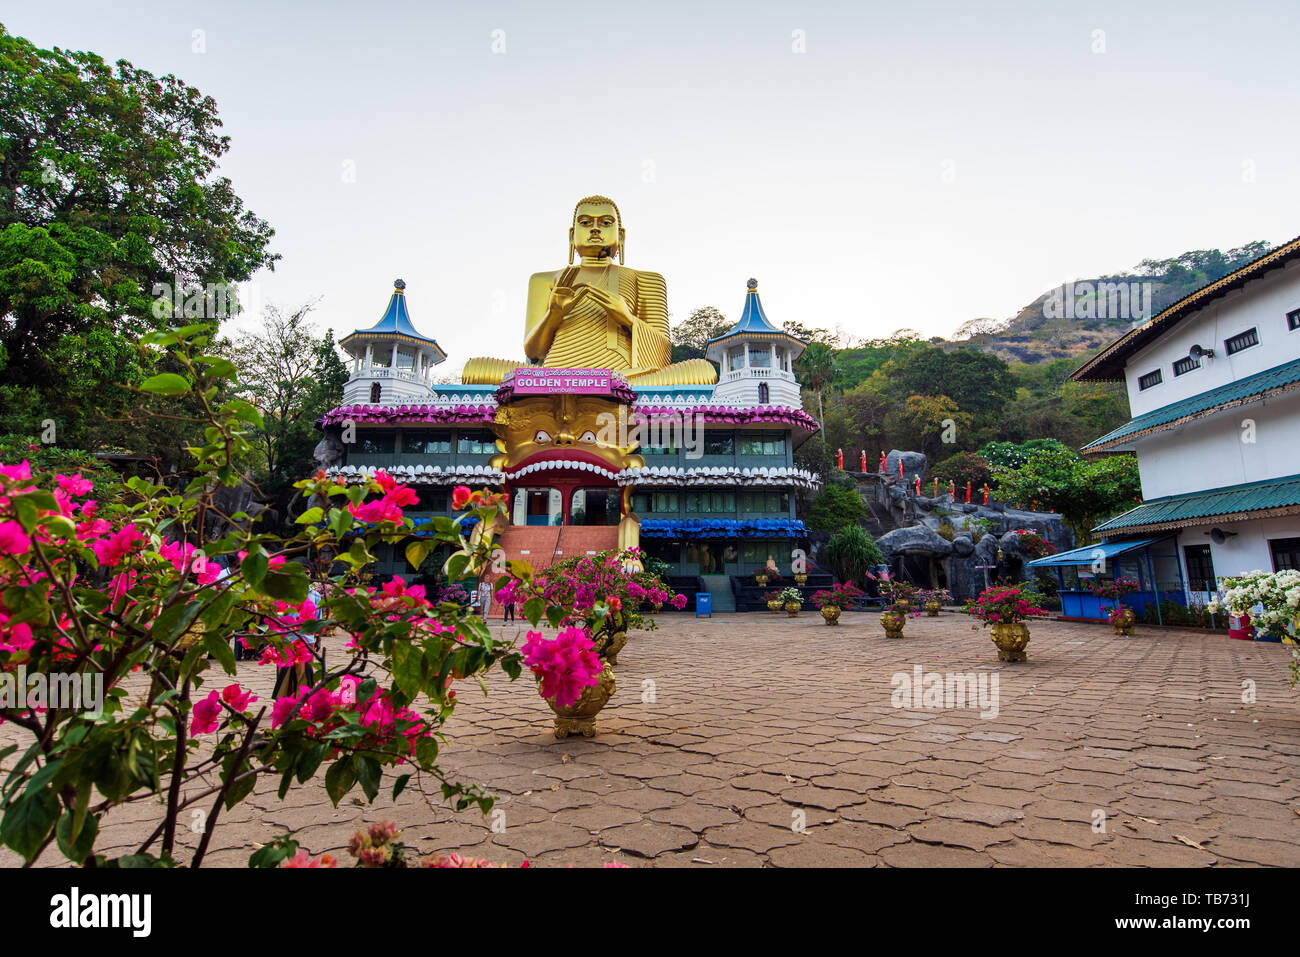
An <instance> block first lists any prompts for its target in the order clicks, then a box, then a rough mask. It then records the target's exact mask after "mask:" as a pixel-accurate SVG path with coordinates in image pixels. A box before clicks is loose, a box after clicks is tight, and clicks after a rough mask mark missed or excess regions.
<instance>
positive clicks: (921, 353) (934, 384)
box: [888, 347, 1016, 425]
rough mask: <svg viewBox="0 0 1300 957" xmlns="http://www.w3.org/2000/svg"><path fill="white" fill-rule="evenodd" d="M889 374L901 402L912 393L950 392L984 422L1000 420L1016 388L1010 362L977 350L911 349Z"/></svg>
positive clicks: (948, 393) (978, 419)
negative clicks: (1008, 365) (1008, 364)
mask: <svg viewBox="0 0 1300 957" xmlns="http://www.w3.org/2000/svg"><path fill="white" fill-rule="evenodd" d="M888 374H889V380H890V383H891V386H892V392H893V395H894V397H895V398H896V399H897V400H898V401H900V402H901V401H904V400H905V399H906V398H907V397H908V396H910V395H939V394H942V395H946V396H949V397H950V398H951V399H952V400H953V401H954V402H956V403H957V405H958V406H959V407H960V408H961V409H962V410H963V411H965V412H969V413H971V415H973V416H974V417H975V419H976V421H977V424H980V425H985V424H990V423H993V422H996V420H997V418H998V416H1000V415H1001V413H1002V409H1003V407H1004V406H1005V405H1006V404H1007V403H1008V402H1010V401H1011V399H1012V397H1013V396H1014V395H1015V391H1016V386H1015V381H1014V380H1013V379H1012V377H1011V371H1010V369H1009V368H1008V367H1007V364H1006V363H1005V362H1003V361H1002V360H1001V359H999V358H998V357H997V356H995V355H991V354H990V353H987V352H979V351H978V350H975V349H967V348H962V349H953V350H952V351H945V350H944V349H939V348H934V347H930V348H926V349H922V350H915V351H911V352H908V353H907V354H906V355H904V356H903V357H902V358H901V359H900V360H899V361H898V362H896V363H895V364H894V366H893V368H892V369H891V370H889V372H888Z"/></svg>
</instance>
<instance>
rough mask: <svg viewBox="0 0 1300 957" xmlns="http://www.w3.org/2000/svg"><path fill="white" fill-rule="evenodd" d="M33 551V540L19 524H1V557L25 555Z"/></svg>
mask: <svg viewBox="0 0 1300 957" xmlns="http://www.w3.org/2000/svg"><path fill="white" fill-rule="evenodd" d="M31 550H32V540H31V538H30V537H29V536H28V535H27V533H26V532H24V531H23V527H22V526H21V525H19V524H18V523H17V522H3V523H0V555H25V554H27V553H28V552H30V551H31Z"/></svg>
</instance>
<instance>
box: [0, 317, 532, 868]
mask: <svg viewBox="0 0 1300 957" xmlns="http://www.w3.org/2000/svg"><path fill="white" fill-rule="evenodd" d="M206 334H207V330H206V327H202V326H191V327H186V328H185V329H180V330H177V331H175V332H170V333H153V334H150V335H149V336H147V337H146V338H145V340H144V344H145V345H146V346H162V347H171V348H172V349H173V352H174V355H175V357H176V359H177V361H178V362H179V363H180V365H181V367H182V368H183V369H184V370H185V373H186V374H185V375H179V374H173V373H165V374H161V375H157V376H154V377H152V378H150V379H148V380H146V381H145V382H144V383H143V389H144V391H146V392H151V393H155V394H163V395H191V396H193V397H194V398H195V399H196V400H197V405H198V407H200V408H201V409H202V410H203V412H202V418H201V419H200V420H198V421H197V422H195V423H194V424H195V426H196V429H195V431H198V432H201V433H202V434H204V436H205V441H206V443H207V444H206V445H202V446H198V447H195V448H192V449H191V451H192V452H193V454H194V455H195V458H196V459H197V465H196V469H195V471H196V476H195V478H194V479H193V480H192V481H189V482H188V484H185V485H183V486H179V487H169V486H166V485H154V484H151V483H149V482H147V481H144V480H142V479H139V478H133V479H131V480H129V481H128V482H127V483H126V486H127V490H128V491H127V494H126V495H124V496H123V501H122V502H118V503H114V504H109V505H104V504H102V503H100V502H98V501H97V499H96V498H95V497H93V496H95V495H96V494H97V489H96V488H95V486H94V483H93V482H92V481H90V480H87V479H86V478H85V477H84V475H82V474H80V473H73V474H66V473H62V472H46V471H42V470H41V469H39V468H38V469H36V470H33V469H32V468H31V466H30V463H28V462H18V463H10V464H7V465H5V466H4V467H3V469H0V671H5V672H13V671H15V670H16V669H17V668H19V667H22V668H25V669H26V672H27V673H28V674H34V673H43V674H46V675H49V676H50V677H52V678H59V679H64V680H66V681H67V683H68V685H81V684H82V683H83V679H85V680H88V681H89V680H95V681H101V680H102V685H103V689H104V695H103V702H102V706H101V707H100V709H99V711H100V713H99V714H90V713H88V711H87V710H86V709H85V708H82V707H79V706H77V705H76V704H75V703H69V702H64V701H60V702H54V701H47V702H44V703H43V704H42V705H38V706H26V705H25V704H23V705H20V704H18V703H15V702H10V701H6V700H3V699H0V720H3V721H6V722H9V723H11V724H12V725H14V726H15V727H16V728H17V729H18V730H20V731H21V733H22V735H23V737H24V741H23V743H21V744H19V745H18V746H17V751H16V752H14V751H13V749H11V750H10V752H9V753H12V757H11V759H10V761H9V764H10V766H11V771H10V773H9V774H8V776H7V779H6V780H5V782H4V785H3V787H2V788H0V811H2V812H3V817H0V840H2V841H3V842H4V843H5V844H6V845H8V846H9V847H10V848H12V849H13V850H14V851H15V852H16V853H18V854H19V855H20V856H21V857H23V858H24V859H25V860H26V861H29V862H31V861H35V860H36V859H37V858H38V857H40V855H41V854H42V853H43V852H44V851H45V850H46V849H47V848H49V847H50V845H56V846H57V848H58V850H59V852H60V853H62V854H63V855H64V856H65V857H66V858H68V859H69V860H71V861H73V862H77V863H94V864H96V865H100V866H103V865H107V864H129V865H131V866H142V865H150V864H171V863H174V853H175V851H176V838H177V825H178V822H179V821H180V819H181V815H182V813H185V814H186V817H187V820H188V817H189V815H190V814H192V813H193V812H195V811H200V810H201V811H203V812H204V816H205V822H204V829H203V833H202V835H201V837H200V838H199V841H198V845H197V848H196V849H195V851H194V852H193V854H192V856H191V857H190V861H189V863H190V864H191V865H193V866H199V865H200V864H201V863H202V861H203V859H204V856H205V854H206V852H207V849H208V847H209V843H210V840H211V837H212V834H213V833H214V832H215V830H216V828H217V825H218V823H219V819H220V816H221V813H222V812H223V810H228V809H230V808H233V807H234V806H235V805H236V804H238V803H240V802H241V801H243V800H244V799H245V798H246V797H247V796H248V795H249V794H250V793H251V792H252V790H253V787H254V785H255V783H256V781H257V779H258V778H259V777H261V776H262V775H266V774H275V775H277V776H278V778H279V793H280V795H281V797H283V796H284V794H285V793H286V792H287V791H288V789H289V788H290V786H292V785H293V784H294V783H295V782H297V783H303V782H306V781H308V780H310V779H312V778H314V777H316V775H317V774H318V773H321V772H323V773H324V784H325V791H326V793H327V795H328V796H329V798H330V800H331V801H332V802H333V803H334V804H335V805H337V804H338V802H339V801H340V800H341V799H342V798H343V797H344V796H345V795H347V794H348V793H349V792H351V791H353V789H354V788H356V787H358V786H359V787H360V789H361V791H362V793H363V794H364V795H365V797H366V798H367V799H368V800H371V801H373V800H374V798H375V797H376V796H377V795H378V793H379V791H380V786H381V783H383V778H384V775H385V772H386V771H392V772H397V773H396V776H395V780H394V781H393V783H392V794H393V796H394V798H395V797H396V796H397V795H398V794H399V793H400V792H401V791H402V790H403V788H405V786H406V784H407V783H408V781H409V780H410V779H411V778H412V777H413V776H417V778H419V777H422V776H425V775H428V776H431V777H433V778H434V780H435V781H437V782H439V783H440V784H441V785H442V791H443V794H444V795H445V796H446V797H448V798H454V799H455V803H456V807H457V809H463V808H464V807H467V806H469V805H470V804H477V805H478V806H480V807H481V808H482V809H483V810H485V811H486V810H487V809H489V808H490V807H491V804H492V798H491V796H490V795H488V794H487V793H485V792H483V791H482V790H481V789H479V788H478V787H476V786H473V785H463V784H461V783H458V782H455V781H452V780H449V779H447V778H446V777H445V776H444V775H443V774H442V772H441V771H440V770H439V768H438V763H437V762H438V754H439V741H440V737H439V731H440V729H441V728H442V726H443V725H444V724H445V722H446V721H447V720H448V719H449V718H450V716H451V714H452V712H453V711H454V709H455V706H456V698H455V692H454V690H452V688H451V685H452V682H453V681H454V680H456V679H460V678H467V677H470V676H477V675H480V674H482V673H484V672H486V671H488V670H489V669H491V668H492V667H494V666H500V667H501V668H502V669H503V670H505V671H506V673H507V674H508V675H509V676H510V677H512V678H513V677H516V676H517V675H518V674H519V673H520V671H521V670H522V664H523V660H522V658H521V656H520V654H519V652H518V651H516V650H514V649H513V648H512V647H511V646H510V645H509V644H505V643H501V642H499V641H495V640H493V638H492V636H491V635H490V634H489V632H488V630H487V627H486V626H485V625H484V624H483V623H482V622H481V621H479V620H477V619H472V618H466V617H464V613H463V611H462V610H461V609H460V608H458V607H456V606H454V605H449V604H443V605H436V606H435V605H433V604H431V603H430V602H429V601H428V600H427V598H426V597H425V595H424V591H423V589H422V588H420V587H418V586H415V587H408V586H406V585H405V583H404V582H402V581H401V580H400V579H397V580H395V581H392V582H389V583H387V584H385V585H384V586H383V587H382V588H381V589H371V588H368V587H364V586H362V585H360V584H358V582H359V580H360V574H361V573H362V570H363V569H364V568H365V567H366V566H367V565H369V564H371V563H372V562H374V561H375V556H374V550H375V548H376V547H377V546H379V545H380V544H384V543H397V542H401V541H403V540H406V539H408V538H409V537H410V535H411V529H412V526H411V522H410V520H409V519H408V518H405V517H404V515H403V510H404V509H405V508H407V507H409V506H411V505H414V504H416V493H415V492H414V490H412V489H410V488H408V487H406V486H403V485H401V484H400V483H398V482H396V481H395V480H393V479H392V478H391V477H390V476H388V475H386V474H385V473H383V472H380V473H378V474H377V475H376V476H374V478H373V479H370V480H367V481H366V482H365V483H364V484H357V485H352V486H348V487H345V486H341V485H337V484H335V483H333V482H332V481H330V480H329V479H327V478H326V477H325V475H324V473H322V472H318V473H317V474H316V476H315V477H314V478H312V479H308V480H306V481H303V482H299V483H297V487H298V488H299V489H301V491H302V494H303V497H304V498H305V499H306V500H307V503H308V506H309V507H308V509H307V511H306V512H304V513H303V514H302V515H300V516H299V517H298V518H297V526H298V530H297V532H296V533H295V534H293V535H292V536H288V537H281V536H278V535H274V534H268V533H262V532H254V531H252V530H249V529H246V528H244V527H241V525H239V524H237V523H235V522H232V521H225V520H223V517H222V516H220V515H219V513H218V511H217V509H216V506H215V504H214V494H215V492H216V491H217V490H218V489H219V488H220V487H221V486H222V485H227V486H233V485H235V484H236V483H238V482H240V481H241V479H242V473H241V463H242V461H243V459H244V457H245V456H246V455H247V454H248V452H249V451H250V448H251V447H250V445H249V441H248V434H249V430H250V427H260V425H261V417H260V415H259V414H258V413H257V411H256V410H255V409H254V408H253V407H252V406H250V405H249V404H248V403H246V402H243V401H242V400H232V401H229V402H226V403H224V404H217V402H216V396H217V394H218V391H217V384H216V382H215V379H214V377H216V376H222V377H224V378H227V379H228V378H229V377H231V376H232V375H233V367H231V366H230V363H229V362H227V361H226V360H224V359H221V358H219V357H216V356H207V355H199V354H198V351H199V349H201V348H202V346H203V344H204V343H205V342H206V338H205V337H206ZM465 504H468V505H473V504H475V503H474V502H473V500H472V498H469V499H466V500H465ZM478 504H479V505H480V506H481V507H478V508H476V509H475V510H474V511H473V512H472V513H471V517H473V518H474V519H476V523H475V526H474V531H473V533H471V535H469V536H468V537H466V536H462V535H461V534H460V528H461V525H460V524H458V523H457V522H456V521H455V520H453V519H450V518H436V519H434V520H433V523H432V525H433V530H432V532H429V533H425V534H426V537H425V538H424V539H422V540H417V541H414V542H411V543H410V544H408V545H407V547H406V554H407V558H408V560H410V561H411V562H412V564H413V565H414V566H416V567H419V565H420V564H421V563H422V562H423V560H424V559H425V557H427V555H428V554H429V553H430V552H431V551H432V550H433V548H434V547H436V545H437V544H438V543H441V542H445V543H448V544H451V545H453V546H459V551H458V552H457V553H456V554H455V555H453V556H452V558H451V559H450V560H449V562H448V565H447V575H448V577H449V578H450V579H453V580H454V579H456V578H459V577H462V576H463V575H464V574H465V573H466V571H467V570H469V571H471V572H473V571H475V570H477V569H480V568H483V567H486V565H487V563H488V562H489V561H490V551H491V539H490V535H489V534H487V533H486V532H484V530H485V529H490V528H491V526H492V525H493V524H494V522H495V521H496V520H497V519H498V516H499V515H500V514H501V512H500V510H501V504H500V502H499V500H497V499H496V498H495V497H494V498H492V499H487V498H480V500H479V503H478ZM234 518H236V519H237V518H239V516H234ZM322 557H324V558H326V559H329V560H332V561H333V562H334V563H335V564H336V565H339V566H340V567H342V568H344V569H346V572H345V574H344V576H343V577H342V578H341V579H339V580H337V581H329V582H321V583H319V584H320V588H321V591H322V596H321V600H320V601H319V602H314V601H309V600H308V589H309V585H310V583H309V581H308V577H307V572H306V568H305V567H304V565H303V564H301V563H300V562H306V561H312V562H314V561H316V560H317V559H319V558H322ZM222 566H224V567H225V571H224V572H223V567H222ZM518 573H519V574H527V569H526V566H523V568H522V569H520V570H519V572H518ZM530 620H533V621H534V623H535V622H536V619H535V618H534V619H530ZM327 634H329V635H339V636H342V637H345V638H346V639H347V643H346V645H345V647H344V649H343V651H344V652H345V653H343V654H335V655H331V661H334V660H335V659H337V663H336V664H335V666H334V667H333V668H330V669H328V670H326V669H325V668H324V656H323V648H322V645H323V642H322V641H321V640H320V637H322V636H325V635H327ZM307 637H316V639H317V640H316V641H314V643H309V642H307V641H306V640H305V639H306V638H307ZM232 639H238V640H241V641H244V642H245V643H246V644H248V645H259V644H260V645H264V646H265V649H264V651H263V661H264V662H265V663H267V664H277V665H283V664H287V663H297V662H310V663H312V664H313V665H314V666H316V668H315V670H316V675H315V677H314V678H313V679H312V680H311V681H310V682H307V683H305V685H304V687H302V688H300V689H299V690H298V691H297V692H296V693H294V694H289V695H283V696H281V697H280V698H278V699H277V700H274V701H261V700H259V699H258V698H257V697H256V696H254V695H252V694H251V693H249V692H248V691H247V690H245V689H244V688H243V687H242V686H241V685H240V684H239V683H238V681H237V680H235V681H231V680H230V679H224V680H223V679H218V678H217V677H216V674H214V669H219V670H220V671H224V672H225V673H226V674H227V675H229V676H232V677H236V666H235V659H234V656H233V654H232V652H231V641H232ZM209 657H211V659H212V661H211V662H210V661H209ZM133 672H139V673H140V676H141V678H143V679H145V681H144V683H143V685H142V686H141V687H140V688H139V689H138V690H133V691H132V692H128V690H127V689H126V687H124V681H125V679H126V678H127V677H128V676H129V675H130V674H132V673H133ZM65 687H66V686H65ZM216 688H220V689H221V690H220V691H218V690H215V689H216ZM146 689H147V690H146ZM140 802H156V803H158V804H159V806H160V812H159V815H160V820H159V822H158V825H157V827H156V828H154V829H153V830H152V832H151V833H150V834H148V835H147V836H146V837H145V838H144V839H143V840H142V841H141V843H140V844H139V845H138V846H137V847H135V848H134V850H133V852H132V853H130V854H128V855H127V856H126V857H124V858H119V859H116V860H113V861H110V860H109V859H107V858H106V857H105V856H104V855H103V854H99V853H96V850H95V844H96V840H97V837H98V834H99V822H100V820H101V819H102V818H103V816H104V815H105V814H107V813H108V812H109V811H110V810H112V809H113V808H115V807H118V806H122V805H126V804H133V803H140ZM291 844H292V842H287V841H286V842H279V843H276V844H274V845H268V846H267V847H265V848H263V849H261V850H260V851H259V852H258V853H257V854H255V855H254V860H252V861H250V863H254V864H256V865H257V866H274V865H275V864H278V863H280V862H282V861H284V860H286V859H292V860H293V861H298V860H299V855H296V854H295V851H296V850H297V848H296V846H291ZM292 866H317V867H319V866H330V864H329V863H327V862H325V861H324V860H318V861H316V862H311V861H310V859H309V858H308V859H307V862H305V863H302V864H301V865H299V864H297V863H295V864H293V865H292Z"/></svg>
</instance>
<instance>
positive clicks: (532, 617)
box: [523, 595, 546, 625]
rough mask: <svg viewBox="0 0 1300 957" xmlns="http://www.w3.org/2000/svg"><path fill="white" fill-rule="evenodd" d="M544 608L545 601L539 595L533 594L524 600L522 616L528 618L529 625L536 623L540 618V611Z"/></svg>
mask: <svg viewBox="0 0 1300 957" xmlns="http://www.w3.org/2000/svg"><path fill="white" fill-rule="evenodd" d="M545 610H546V601H545V599H543V598H542V597H541V596H540V595H534V596H533V597H532V598H530V599H528V601H526V602H524V608H523V611H524V617H525V618H527V619H528V623H529V624H530V625H536V624H537V623H538V622H539V621H541V620H542V613H543V612H544V611H545Z"/></svg>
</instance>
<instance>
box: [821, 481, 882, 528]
mask: <svg viewBox="0 0 1300 957" xmlns="http://www.w3.org/2000/svg"><path fill="white" fill-rule="evenodd" d="M867 515H868V511H867V504H866V502H864V501H862V496H861V495H859V494H858V493H857V491H856V490H855V489H854V488H853V486H852V485H839V484H831V485H827V486H826V487H825V488H824V489H822V493H821V494H820V495H818V496H817V498H816V499H815V500H814V501H813V504H812V508H810V509H809V510H808V527H809V528H813V529H816V530H817V531H819V532H834V531H836V530H837V529H841V528H844V527H846V526H848V525H857V524H859V523H861V522H863V521H865V520H866V518H867Z"/></svg>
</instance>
